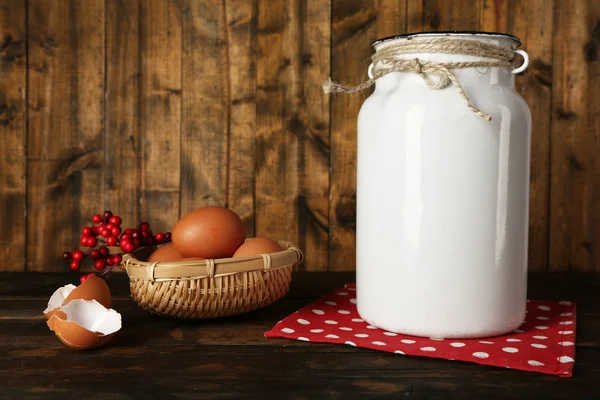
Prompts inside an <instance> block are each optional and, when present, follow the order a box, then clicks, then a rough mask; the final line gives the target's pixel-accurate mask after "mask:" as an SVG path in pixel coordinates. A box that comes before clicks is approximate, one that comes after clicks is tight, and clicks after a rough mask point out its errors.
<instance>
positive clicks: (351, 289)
mask: <svg viewBox="0 0 600 400" xmlns="http://www.w3.org/2000/svg"><path fill="white" fill-rule="evenodd" d="M347 289H348V290H350V291H351V292H356V288H353V287H349V288H347Z"/></svg>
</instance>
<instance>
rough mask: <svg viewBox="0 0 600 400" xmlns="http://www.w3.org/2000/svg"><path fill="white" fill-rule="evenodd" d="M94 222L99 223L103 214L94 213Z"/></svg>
mask: <svg viewBox="0 0 600 400" xmlns="http://www.w3.org/2000/svg"><path fill="white" fill-rule="evenodd" d="M92 222H93V223H95V224H99V223H100V222H102V215H100V214H94V216H93V217H92Z"/></svg>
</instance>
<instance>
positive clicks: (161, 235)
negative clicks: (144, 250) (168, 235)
mask: <svg viewBox="0 0 600 400" xmlns="http://www.w3.org/2000/svg"><path fill="white" fill-rule="evenodd" d="M154 239H156V241H157V242H158V243H162V242H163V241H164V240H165V234H164V233H162V232H158V233H157V234H156V235H154Z"/></svg>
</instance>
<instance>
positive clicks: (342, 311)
mask: <svg viewBox="0 0 600 400" xmlns="http://www.w3.org/2000/svg"><path fill="white" fill-rule="evenodd" d="M338 312H339V313H340V314H344V315H348V314H350V311H348V310H338Z"/></svg>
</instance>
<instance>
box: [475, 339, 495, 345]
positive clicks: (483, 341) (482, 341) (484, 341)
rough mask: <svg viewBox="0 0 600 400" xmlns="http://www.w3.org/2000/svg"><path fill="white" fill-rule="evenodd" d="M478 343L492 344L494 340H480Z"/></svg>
mask: <svg viewBox="0 0 600 400" xmlns="http://www.w3.org/2000/svg"><path fill="white" fill-rule="evenodd" d="M479 343H483V344H494V342H488V341H487V340H480V341H479Z"/></svg>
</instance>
